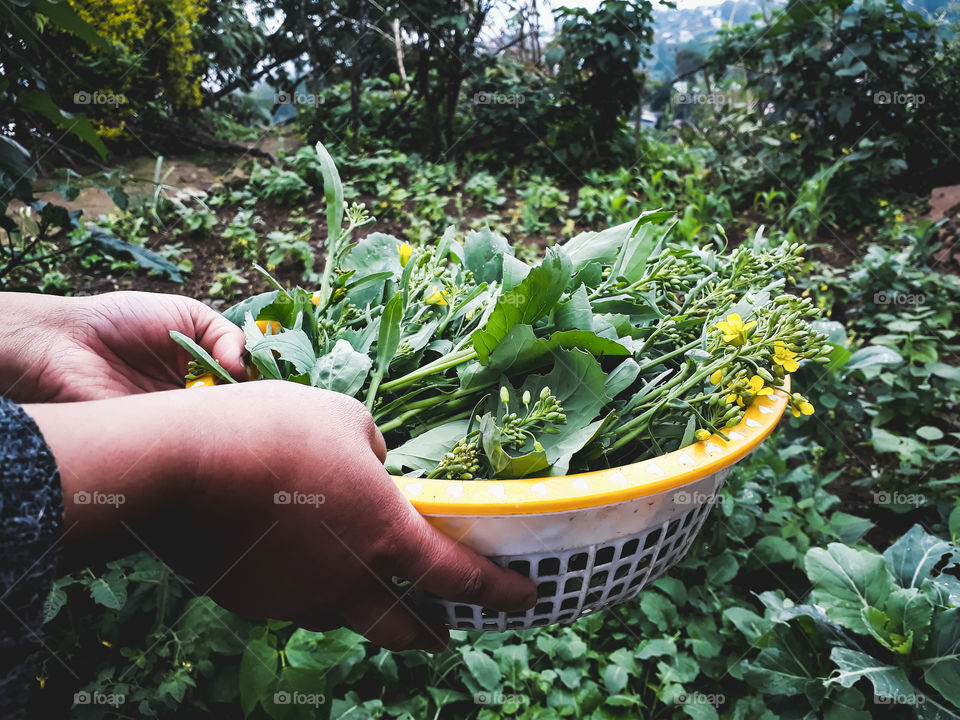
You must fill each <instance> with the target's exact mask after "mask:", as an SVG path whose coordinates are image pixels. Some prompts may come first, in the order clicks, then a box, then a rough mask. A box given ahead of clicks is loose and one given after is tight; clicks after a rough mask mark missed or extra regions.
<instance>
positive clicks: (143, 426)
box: [24, 391, 196, 567]
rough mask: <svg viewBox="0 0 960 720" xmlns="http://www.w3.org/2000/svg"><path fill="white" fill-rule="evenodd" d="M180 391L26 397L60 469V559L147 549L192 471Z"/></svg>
mask: <svg viewBox="0 0 960 720" xmlns="http://www.w3.org/2000/svg"><path fill="white" fill-rule="evenodd" d="M185 394H186V393H185V392H184V391H175V392H166V393H151V394H147V395H134V396H127V397H121V398H112V399H108V400H97V401H92V402H77V403H48V404H41V405H26V406H24V409H25V411H26V412H27V413H28V414H30V415H31V417H33V419H34V421H35V422H36V423H37V426H38V427H39V429H40V431H41V433H42V434H43V436H44V439H45V440H46V442H47V445H48V446H49V447H50V449H51V451H52V452H53V455H54V457H55V458H56V461H57V466H58V468H59V470H60V477H61V487H62V492H63V507H64V522H63V531H64V559H65V561H66V562H67V563H68V564H69V565H72V566H75V567H80V566H85V565H88V564H91V563H93V562H96V561H99V560H104V559H110V558H115V557H120V556H122V555H124V554H128V553H131V552H136V551H139V550H145V549H147V550H149V549H150V547H151V546H152V541H151V540H150V538H153V537H156V536H157V531H158V530H166V531H167V532H169V527H170V526H171V524H173V525H175V524H176V519H175V516H176V511H177V507H178V506H179V505H180V503H181V502H182V499H183V494H184V491H185V486H186V484H187V483H188V482H189V480H190V479H191V478H192V477H193V476H194V475H195V474H196V456H195V452H194V451H193V449H192V448H190V447H187V446H186V445H187V441H185V440H184V438H185V437H187V433H186V430H187V427H186V425H187V422H186V421H185V420H184V418H188V417H190V412H189V411H187V412H184V410H183V408H181V407H178V400H179V398H178V397H171V396H183V395H185Z"/></svg>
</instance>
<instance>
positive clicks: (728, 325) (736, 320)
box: [714, 313, 757, 347]
mask: <svg viewBox="0 0 960 720" xmlns="http://www.w3.org/2000/svg"><path fill="white" fill-rule="evenodd" d="M756 324H757V323H756V322H748V323H745V322H744V321H743V320H742V319H741V317H740V316H739V315H738V314H737V313H731V314H730V315H727V319H726V320H721V321H720V322H718V323H716V324H715V325H714V327H715V328H717V329H718V330H720V332H722V333H723V341H724V342H725V343H729V344H730V345H736V346H738V347H739V346H740V345H743V344H744V343H745V342H746V341H747V333H748V332H749V331H750V328H752V327H753V326H754V325H756Z"/></svg>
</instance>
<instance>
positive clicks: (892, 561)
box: [883, 524, 960, 588]
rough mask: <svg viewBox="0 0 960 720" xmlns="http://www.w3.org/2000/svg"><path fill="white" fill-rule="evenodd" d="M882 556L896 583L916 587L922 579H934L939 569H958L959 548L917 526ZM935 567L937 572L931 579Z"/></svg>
mask: <svg viewBox="0 0 960 720" xmlns="http://www.w3.org/2000/svg"><path fill="white" fill-rule="evenodd" d="M883 557H884V559H885V560H886V562H887V564H888V565H889V566H890V570H891V571H892V572H893V575H894V577H895V578H896V579H897V582H898V583H900V585H902V586H903V587H906V588H917V587H920V585H921V584H922V583H923V581H924V580H925V579H926V578H931V579H936V577H938V576H939V575H940V574H941V572H942V571H943V570H945V569H947V568H951V567H954V568H955V567H960V548H958V547H957V546H955V545H952V544H951V543H948V542H946V541H945V540H941V539H940V538H938V537H936V536H934V535H931V534H929V533H928V532H926V531H925V530H924V529H923V527H922V526H921V525H919V524H917V525H914V526H913V527H911V528H910V529H909V530H908V531H907V532H906V534H904V535H903V536H902V537H901V538H900V539H899V540H897V541H896V542H895V543H894V544H893V545H891V546H890V547H889V548H887V549H886V551H884V553H883ZM944 560H946V562H945V563H944V562H943V561H944ZM938 565H940V566H941V567H940V572H938V573H937V575H936V576H934V574H933V570H934V568H935V567H937V566H938Z"/></svg>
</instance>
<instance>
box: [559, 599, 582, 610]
mask: <svg viewBox="0 0 960 720" xmlns="http://www.w3.org/2000/svg"><path fill="white" fill-rule="evenodd" d="M579 604H580V600H579V598H575V597H568V598H567V599H566V600H564V601H563V602H562V603H560V609H561V610H576V609H577V605H579Z"/></svg>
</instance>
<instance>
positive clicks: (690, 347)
mask: <svg viewBox="0 0 960 720" xmlns="http://www.w3.org/2000/svg"><path fill="white" fill-rule="evenodd" d="M699 344H700V340H699V339H698V340H694V341H692V342H689V343H687V344H686V345H684V346H682V347H678V348H677V349H676V350H674V351H672V352H668V353H667V354H666V355H661V356H660V357H655V358H651V359H650V360H647V361H646V362H645V363H643V364H641V365H640V372H643V371H644V370H649V369H650V368H652V367H654V366H656V365H659V364H660V363H662V362H664V361H665V360H669V359H671V358H674V357H676V356H677V355H682V354H683V353H685V352H687V351H688V350H693V349H694V348H695V347H696V346H697V345H699ZM640 352H641V353H642V352H643V349H641V350H640Z"/></svg>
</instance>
